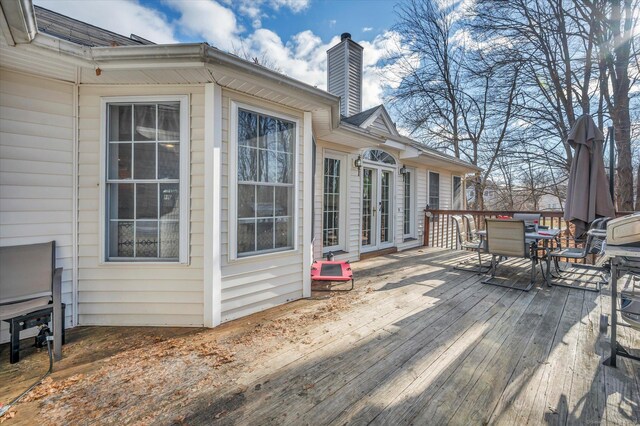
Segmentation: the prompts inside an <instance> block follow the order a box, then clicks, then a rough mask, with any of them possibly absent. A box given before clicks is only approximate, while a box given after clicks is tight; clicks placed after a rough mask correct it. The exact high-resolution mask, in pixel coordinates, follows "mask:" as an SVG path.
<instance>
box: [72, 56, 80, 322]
mask: <svg viewBox="0 0 640 426" xmlns="http://www.w3.org/2000/svg"><path fill="white" fill-rule="evenodd" d="M79 84H80V67H76V79H75V82H74V84H73V172H72V176H73V177H72V179H73V195H72V197H73V201H72V203H73V209H72V213H71V217H72V219H71V221H72V224H73V226H72V228H71V229H72V231H71V232H72V236H71V238H72V248H71V252H72V258H73V260H72V265H71V269H72V270H71V287H72V294H71V297H72V304H73V316H72V325H73V326H74V327H75V326H77V325H78V167H79V161H78V155H79V153H78V133H79V131H80V129H79V122H78V121H79V120H78V108H79V104H80V99H79V97H80V90H79Z"/></svg>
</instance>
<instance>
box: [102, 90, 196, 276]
mask: <svg viewBox="0 0 640 426" xmlns="http://www.w3.org/2000/svg"><path fill="white" fill-rule="evenodd" d="M189 100H190V98H189V95H166V96H118V97H103V98H101V99H100V204H99V208H98V210H99V215H100V217H99V220H100V226H99V236H98V240H99V256H100V257H99V259H100V265H116V266H122V265H140V264H145V265H169V266H175V265H176V264H182V265H188V264H189V228H190V226H189V211H190V210H191V207H190V203H189V200H190V189H191V184H190V179H189V176H190V173H191V172H190V161H189V160H190V152H191V148H190V145H191V144H190V142H191V134H190V127H191V126H190V125H189V123H190V108H189V106H190V102H189ZM136 102H150V103H151V102H180V253H179V258H178V261H171V260H163V261H159V260H149V261H146V260H142V259H141V260H109V259H108V254H107V253H108V251H107V244H108V241H107V231H106V227H107V220H106V219H107V217H106V204H107V200H106V196H107V193H106V187H107V185H106V182H107V149H108V142H107V115H108V114H107V105H108V104H110V103H136Z"/></svg>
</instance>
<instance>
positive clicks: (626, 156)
mask: <svg viewBox="0 0 640 426" xmlns="http://www.w3.org/2000/svg"><path fill="white" fill-rule="evenodd" d="M624 14H625V16H624V30H623V31H621V28H620V24H621V21H622V11H621V8H620V0H612V7H611V27H612V30H613V41H614V52H615V59H614V61H615V62H614V70H615V72H610V73H609V78H610V80H611V85H612V87H613V108H612V109H611V118H612V120H613V125H614V127H615V138H616V148H617V151H618V152H617V154H618V167H617V183H618V187H617V190H618V191H617V193H618V194H617V199H618V210H622V211H629V210H632V209H633V168H632V165H631V158H632V157H631V117H630V114H629V55H630V50H631V39H632V37H631V36H632V25H631V24H632V22H633V15H632V12H631V0H625V2H624Z"/></svg>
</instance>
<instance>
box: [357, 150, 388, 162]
mask: <svg viewBox="0 0 640 426" xmlns="http://www.w3.org/2000/svg"><path fill="white" fill-rule="evenodd" d="M363 158H364V159H365V160H369V161H375V162H376V163H384V164H391V165H395V164H396V160H394V159H393V157H392V156H391V155H389V154H387V153H386V152H384V151H382V150H379V149H370V150H368V151H366V152H365V153H364V156H363Z"/></svg>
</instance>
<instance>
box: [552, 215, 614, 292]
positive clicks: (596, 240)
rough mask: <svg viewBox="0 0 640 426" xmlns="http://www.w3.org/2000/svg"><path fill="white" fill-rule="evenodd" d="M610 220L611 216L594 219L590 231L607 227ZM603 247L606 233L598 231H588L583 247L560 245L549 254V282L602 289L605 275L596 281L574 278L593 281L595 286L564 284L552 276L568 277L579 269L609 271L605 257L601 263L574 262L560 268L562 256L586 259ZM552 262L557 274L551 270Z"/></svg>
mask: <svg viewBox="0 0 640 426" xmlns="http://www.w3.org/2000/svg"><path fill="white" fill-rule="evenodd" d="M609 220H611V218H609V217H606V218H598V219H596V220H594V221H593V222H592V223H591V225H590V226H589V231H595V230H603V229H606V228H607V222H609ZM603 248H604V234H601V233H597V232H588V233H587V238H586V239H585V241H584V245H583V247H582V248H579V247H566V248H562V247H560V248H558V249H556V250H553V251H552V252H550V253H549V255H548V256H547V284H549V285H551V286H553V285H555V286H559V287H568V288H575V289H580V290H586V291H594V292H598V291H600V285H602V284H604V283H606V282H607V279H606V278H605V277H604V276H601V278H600V280H598V281H595V282H593V281H592V280H591V279H588V280H581V279H573V281H574V283H587V284H588V283H593V284H594V286H580V285H573V284H564V283H562V282H558V281H553V280H552V278H559V279H568V277H567V274H574V273H576V272H577V270H578V269H587V270H594V271H597V272H599V273H602V274H605V273H606V272H607V268H606V265H604V259H603V262H602V263H601V264H600V265H581V264H577V263H574V265H572V267H571V268H568V269H565V270H563V269H562V268H560V259H561V258H565V259H572V260H586V258H587V257H588V256H589V255H597V254H600V253H602V251H603ZM551 262H553V266H554V268H555V270H556V272H557V275H554V274H553V273H552V272H551ZM590 278H593V276H591V277H590Z"/></svg>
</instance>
